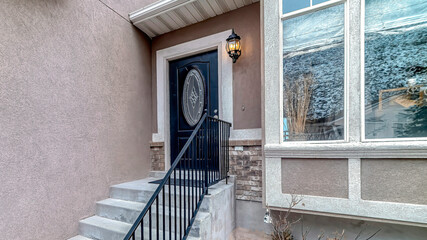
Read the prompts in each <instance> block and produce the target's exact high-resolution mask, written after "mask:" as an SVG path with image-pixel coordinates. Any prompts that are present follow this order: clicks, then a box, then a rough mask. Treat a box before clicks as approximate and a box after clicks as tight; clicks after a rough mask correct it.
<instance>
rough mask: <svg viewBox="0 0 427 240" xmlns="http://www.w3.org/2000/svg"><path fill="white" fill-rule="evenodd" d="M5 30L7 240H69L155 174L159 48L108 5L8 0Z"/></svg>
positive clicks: (1, 48)
mask: <svg viewBox="0 0 427 240" xmlns="http://www.w3.org/2000/svg"><path fill="white" fill-rule="evenodd" d="M107 2H111V3H112V4H113V5H112V7H113V8H114V7H117V8H116V9H117V11H119V12H123V14H124V16H126V12H127V11H130V8H133V4H135V5H136V4H137V3H136V1H134V3H132V4H131V3H130V2H131V1H125V2H123V1H122V2H121V4H118V3H114V1H107ZM128 2H129V5H127V3H128ZM141 3H142V4H146V3H144V1H140V4H141ZM123 6H125V7H126V8H124V9H121V8H122V7H123ZM0 32H1V34H0V182H1V185H2V186H1V190H0V219H2V220H1V224H0V235H1V237H0V238H2V239H67V238H69V237H72V236H74V235H76V233H77V226H78V221H79V220H80V219H81V218H82V217H84V216H90V215H93V214H94V212H95V208H94V207H95V205H94V203H95V202H96V201H98V200H101V199H104V198H105V197H106V196H108V191H109V186H110V185H112V184H114V183H121V182H125V181H129V180H134V179H140V178H143V177H145V176H147V175H148V173H149V170H150V164H151V161H150V159H149V145H148V144H147V143H148V142H149V140H150V138H151V117H150V114H147V112H148V113H149V112H151V104H150V103H151V73H150V71H151V58H150V52H151V48H150V40H149V39H148V38H147V37H146V36H145V35H144V34H143V33H141V32H140V31H139V30H138V29H136V28H135V27H133V26H132V24H130V23H129V22H128V21H126V20H125V19H123V18H122V17H120V16H119V15H117V14H115V13H114V12H113V11H111V10H110V9H109V8H107V7H106V6H105V5H103V4H102V3H101V2H99V1H2V2H1V3H0Z"/></svg>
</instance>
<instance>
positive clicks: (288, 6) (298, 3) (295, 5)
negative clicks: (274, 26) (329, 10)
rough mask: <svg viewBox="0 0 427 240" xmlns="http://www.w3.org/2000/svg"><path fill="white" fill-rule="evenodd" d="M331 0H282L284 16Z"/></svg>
mask: <svg viewBox="0 0 427 240" xmlns="http://www.w3.org/2000/svg"><path fill="white" fill-rule="evenodd" d="M327 1H329V0H311V1H310V0H282V7H283V11H282V12H283V14H285V13H290V12H293V11H296V10H300V9H303V8H307V7H311V6H313V5H316V4H319V3H323V2H327Z"/></svg>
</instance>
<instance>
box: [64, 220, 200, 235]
mask: <svg viewBox="0 0 427 240" xmlns="http://www.w3.org/2000/svg"><path fill="white" fill-rule="evenodd" d="M80 223H83V224H86V225H89V226H91V227H92V229H93V228H98V229H100V230H102V231H108V232H114V233H116V235H114V236H113V235H111V234H109V233H107V234H105V233H104V235H106V236H107V237H105V238H104V237H102V236H84V235H85V234H87V233H81V235H78V236H76V237H74V238H72V239H71V240H92V239H91V238H88V237H94V238H95V239H116V238H117V237H118V236H120V239H121V238H123V237H124V236H125V235H126V234H127V233H128V231H129V229H130V228H131V224H127V223H123V222H120V221H115V220H111V219H107V218H103V217H99V216H92V217H89V218H86V219H83V220H81V221H80ZM136 233H137V235H136V238H137V239H140V231H139V230H137V232H136ZM148 233H149V228H148V227H144V236H146V235H147V234H148ZM155 233H156V232H155V229H152V236H153V237H154V236H155ZM159 234H160V236H161V237H162V236H163V231H162V230H159ZM82 235H83V236H82ZM165 235H166V236H169V232H168V231H166V232H165ZM110 237H111V238H110ZM187 239H191V240H198V239H200V238H198V237H194V236H189V237H188V238H187Z"/></svg>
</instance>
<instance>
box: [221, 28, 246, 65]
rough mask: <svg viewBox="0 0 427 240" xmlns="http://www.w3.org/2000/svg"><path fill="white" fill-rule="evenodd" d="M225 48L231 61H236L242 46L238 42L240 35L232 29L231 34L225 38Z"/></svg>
mask: <svg viewBox="0 0 427 240" xmlns="http://www.w3.org/2000/svg"><path fill="white" fill-rule="evenodd" d="M225 48H226V50H227V53H228V55H229V56H230V58H231V59H233V63H235V62H236V61H237V59H238V58H239V57H240V55H241V53H242V46H241V44H240V36H239V35H237V34H236V33H235V32H234V29H232V32H231V35H230V36H229V37H228V38H227V45H226V47H225Z"/></svg>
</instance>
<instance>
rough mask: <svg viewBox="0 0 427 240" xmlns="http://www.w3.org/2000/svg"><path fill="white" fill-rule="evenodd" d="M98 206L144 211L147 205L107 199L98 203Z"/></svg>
mask: <svg viewBox="0 0 427 240" xmlns="http://www.w3.org/2000/svg"><path fill="white" fill-rule="evenodd" d="M97 204H100V205H106V206H113V207H119V208H125V209H129V210H135V211H142V210H143V209H144V207H145V203H141V202H134V201H126V200H121V199H116V198H107V199H104V200H101V201H99V202H97Z"/></svg>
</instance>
